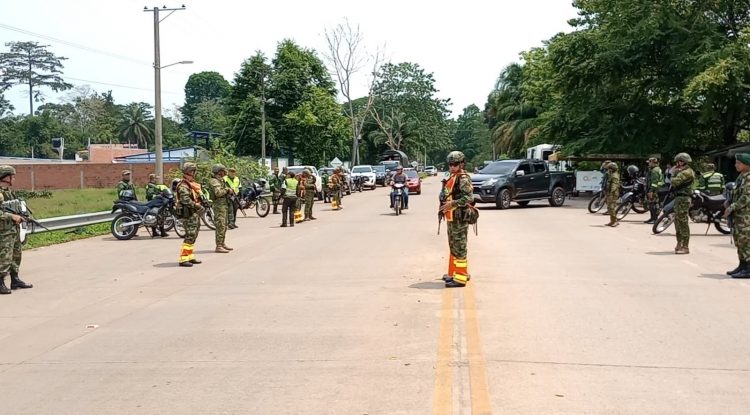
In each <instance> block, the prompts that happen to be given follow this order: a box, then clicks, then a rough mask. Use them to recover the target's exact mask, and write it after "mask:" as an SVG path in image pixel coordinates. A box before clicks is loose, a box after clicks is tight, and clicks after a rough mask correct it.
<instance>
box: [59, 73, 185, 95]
mask: <svg viewBox="0 0 750 415" xmlns="http://www.w3.org/2000/svg"><path fill="white" fill-rule="evenodd" d="M65 79H66V80H67V79H70V80H73V81H79V82H88V83H92V84H98V85H106V86H116V87H118V88H128V89H136V90H139V91H153V90H154V89H153V88H141V87H137V86H129V85H121V84H112V83H109V82H99V81H92V80H90V79H79V78H71V77H70V76H66V77H65ZM161 92H162V93H163V94H174V95H180V94H182V92H175V91H164V90H162V91H161Z"/></svg>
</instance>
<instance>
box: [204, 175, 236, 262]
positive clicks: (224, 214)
mask: <svg viewBox="0 0 750 415" xmlns="http://www.w3.org/2000/svg"><path fill="white" fill-rule="evenodd" d="M211 173H213V175H214V177H212V178H210V179H209V180H208V191H209V194H210V195H211V200H212V201H213V205H212V206H213V208H214V224H215V225H216V249H215V252H216V253H219V254H226V253H229V251H231V250H232V248H229V247H228V246H226V244H225V243H224V240H225V239H226V235H227V224H228V223H229V209H231V205H232V201H231V200H229V198H230V197H231V196H232V194H233V191H232V188H231V187H229V185H228V184H227V182H226V181H224V177H225V176H226V175H227V168H226V167H224V166H223V165H221V164H214V165H213V167H211Z"/></svg>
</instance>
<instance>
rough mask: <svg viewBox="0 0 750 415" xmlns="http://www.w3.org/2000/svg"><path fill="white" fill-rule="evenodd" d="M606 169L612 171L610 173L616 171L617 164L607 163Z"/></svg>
mask: <svg viewBox="0 0 750 415" xmlns="http://www.w3.org/2000/svg"><path fill="white" fill-rule="evenodd" d="M607 168H608V169H609V170H612V171H617V169H618V168H619V167H618V166H617V163H615V162H613V161H611V162H609V164H607Z"/></svg>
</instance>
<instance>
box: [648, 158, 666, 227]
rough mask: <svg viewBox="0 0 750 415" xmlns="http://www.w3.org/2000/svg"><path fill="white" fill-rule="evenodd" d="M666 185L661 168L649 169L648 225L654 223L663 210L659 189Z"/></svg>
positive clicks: (656, 166)
mask: <svg viewBox="0 0 750 415" xmlns="http://www.w3.org/2000/svg"><path fill="white" fill-rule="evenodd" d="M663 185H664V174H663V173H662V171H661V167H659V166H658V165H655V166H653V167H650V168H649V171H648V175H647V176H646V207H647V208H648V211H649V213H650V216H651V217H650V218H649V220H648V221H646V222H647V223H653V221H655V220H656V217H657V216H658V215H659V211H660V210H661V202H660V200H659V189H660V188H661V187H662V186H663Z"/></svg>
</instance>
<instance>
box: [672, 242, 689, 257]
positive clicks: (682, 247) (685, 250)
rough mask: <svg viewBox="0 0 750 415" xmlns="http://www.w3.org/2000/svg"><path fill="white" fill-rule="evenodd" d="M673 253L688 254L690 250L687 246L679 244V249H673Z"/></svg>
mask: <svg viewBox="0 0 750 415" xmlns="http://www.w3.org/2000/svg"><path fill="white" fill-rule="evenodd" d="M674 253H675V254H677V255H683V254H689V253H690V248H688V246H687V245H682V244H680V247H679V248H678V249H675V250H674Z"/></svg>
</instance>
